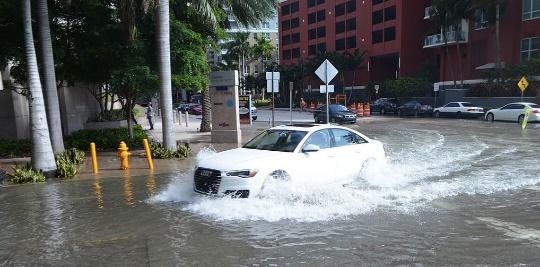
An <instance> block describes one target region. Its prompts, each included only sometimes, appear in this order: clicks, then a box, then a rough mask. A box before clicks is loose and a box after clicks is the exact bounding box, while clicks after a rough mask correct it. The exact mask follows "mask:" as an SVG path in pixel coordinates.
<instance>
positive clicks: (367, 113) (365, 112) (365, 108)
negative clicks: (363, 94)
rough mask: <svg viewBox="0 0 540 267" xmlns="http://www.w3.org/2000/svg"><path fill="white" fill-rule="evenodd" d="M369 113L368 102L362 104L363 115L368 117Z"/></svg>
mask: <svg viewBox="0 0 540 267" xmlns="http://www.w3.org/2000/svg"><path fill="white" fill-rule="evenodd" d="M369 115H371V111H370V109H369V103H365V104H364V117H369Z"/></svg>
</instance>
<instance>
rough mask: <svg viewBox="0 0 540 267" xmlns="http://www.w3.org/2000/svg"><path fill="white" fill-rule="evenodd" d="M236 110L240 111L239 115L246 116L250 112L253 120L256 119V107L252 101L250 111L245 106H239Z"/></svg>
mask: <svg viewBox="0 0 540 267" xmlns="http://www.w3.org/2000/svg"><path fill="white" fill-rule="evenodd" d="M238 112H239V113H240V116H241V117H247V116H248V113H251V119H252V120H254V121H256V120H257V108H256V107H255V105H254V104H253V103H251V112H248V108H246V107H240V108H239V109H238Z"/></svg>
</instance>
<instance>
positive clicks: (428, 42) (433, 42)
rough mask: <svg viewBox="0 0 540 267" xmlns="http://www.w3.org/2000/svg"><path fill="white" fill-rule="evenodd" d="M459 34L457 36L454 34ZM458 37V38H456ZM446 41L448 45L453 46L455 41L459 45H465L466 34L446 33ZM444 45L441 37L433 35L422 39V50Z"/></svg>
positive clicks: (440, 35)
mask: <svg viewBox="0 0 540 267" xmlns="http://www.w3.org/2000/svg"><path fill="white" fill-rule="evenodd" d="M456 33H459V34H456ZM456 37H458V38H456ZM446 41H447V43H448V44H455V43H456V41H457V42H459V43H460V44H463V43H467V41H468V33H467V32H464V31H460V32H456V31H450V32H447V33H446ZM442 45H444V40H443V35H442V33H440V34H435V35H430V36H427V37H426V38H425V39H424V48H430V47H438V46H442Z"/></svg>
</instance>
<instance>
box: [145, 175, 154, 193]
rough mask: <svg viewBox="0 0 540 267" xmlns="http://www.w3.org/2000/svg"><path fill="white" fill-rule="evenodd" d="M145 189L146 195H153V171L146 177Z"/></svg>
mask: <svg viewBox="0 0 540 267" xmlns="http://www.w3.org/2000/svg"><path fill="white" fill-rule="evenodd" d="M145 184H146V190H148V195H153V194H154V193H155V192H156V177H155V176H154V173H153V172H152V173H150V174H149V175H148V177H146V183H145Z"/></svg>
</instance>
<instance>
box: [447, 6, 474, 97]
mask: <svg viewBox="0 0 540 267" xmlns="http://www.w3.org/2000/svg"><path fill="white" fill-rule="evenodd" d="M452 2H453V7H452V9H451V10H450V18H451V20H452V21H453V24H454V30H455V36H456V37H455V38H456V50H457V54H458V56H457V60H458V64H457V68H458V72H459V79H460V81H461V87H463V64H462V59H461V44H460V43H459V41H460V39H461V22H462V21H463V20H464V19H468V18H469V17H470V15H471V14H470V7H471V4H472V1H471V0H454V1H452Z"/></svg>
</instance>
